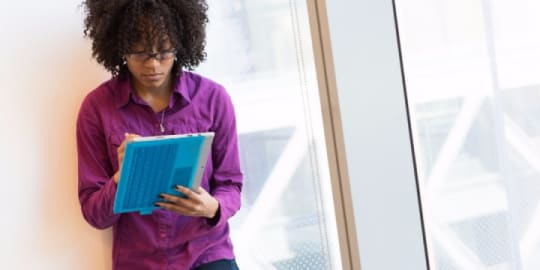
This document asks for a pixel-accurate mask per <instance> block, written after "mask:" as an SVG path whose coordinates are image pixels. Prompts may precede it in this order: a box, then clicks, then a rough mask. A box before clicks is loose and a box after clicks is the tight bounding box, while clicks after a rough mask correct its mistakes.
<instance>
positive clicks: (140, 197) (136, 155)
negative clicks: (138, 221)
mask: <svg viewBox="0 0 540 270" xmlns="http://www.w3.org/2000/svg"><path fill="white" fill-rule="evenodd" d="M213 139H214V133H213V132H206V133H196V134H182V135H164V136H153V137H139V138H136V139H134V140H133V141H131V142H128V143H127V144H126V150H125V154H124V161H123V164H122V168H121V170H120V181H119V182H118V188H117V191H116V196H115V199H114V207H113V212H114V213H115V214H119V213H129V212H139V213H140V214H141V215H147V214H151V213H152V211H153V210H155V209H158V208H159V207H157V206H155V205H154V203H155V202H157V201H159V200H160V198H159V194H161V193H167V194H173V195H178V196H183V194H181V193H180V192H178V191H177V190H176V189H175V187H176V185H181V186H185V187H188V188H191V189H195V188H198V187H199V185H200V183H201V179H202V174H203V172H204V167H205V165H206V161H207V159H208V154H209V153H210V148H211V147H212V141H213Z"/></svg>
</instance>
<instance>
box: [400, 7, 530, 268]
mask: <svg viewBox="0 0 540 270" xmlns="http://www.w3.org/2000/svg"><path fill="white" fill-rule="evenodd" d="M396 6H397V18H398V26H399V31H400V39H401V45H402V54H403V64H404V72H405V81H406V85H407V96H408V101H409V104H408V106H409V109H410V111H411V123H412V129H413V137H414V138H413V141H414V149H415V153H416V159H417V160H416V161H417V164H418V174H419V181H420V192H421V197H422V201H423V207H424V209H423V210H424V222H425V226H426V233H427V243H428V250H429V252H428V253H429V258H430V264H431V269H434V270H439V269H440V270H443V269H444V270H447V269H459V270H463V269H471V270H480V269H489V270H495V269H497V270H499V269H528V270H535V269H540V163H539V161H540V151H539V150H540V148H539V146H540V140H539V139H540V35H539V34H538V25H540V17H538V16H537V14H538V13H539V12H540V2H538V1H535V0H517V1H488V0H458V1H455V0H435V1H428V0H403V1H396Z"/></svg>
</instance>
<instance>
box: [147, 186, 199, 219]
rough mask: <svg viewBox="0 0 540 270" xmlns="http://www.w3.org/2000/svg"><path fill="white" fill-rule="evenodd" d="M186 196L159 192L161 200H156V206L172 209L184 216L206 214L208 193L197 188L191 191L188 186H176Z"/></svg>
mask: <svg viewBox="0 0 540 270" xmlns="http://www.w3.org/2000/svg"><path fill="white" fill-rule="evenodd" d="M176 190H178V191H179V192H181V193H182V194H184V195H185V196H186V197H179V196H174V195H170V194H161V195H160V197H161V198H162V199H163V201H160V202H156V206H158V207H161V208H164V209H167V210H170V211H173V212H175V213H178V214H182V215H186V216H208V215H209V213H208V212H209V210H208V209H209V207H208V199H207V198H208V197H210V195H209V194H208V193H207V192H206V191H205V190H204V189H203V188H197V190H196V191H193V190H191V189H189V188H186V187H182V186H178V187H177V188H176Z"/></svg>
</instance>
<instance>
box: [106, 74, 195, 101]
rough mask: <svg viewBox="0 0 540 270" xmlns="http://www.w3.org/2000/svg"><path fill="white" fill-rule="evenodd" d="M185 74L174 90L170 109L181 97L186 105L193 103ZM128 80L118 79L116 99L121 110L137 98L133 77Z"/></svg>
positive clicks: (181, 76)
mask: <svg viewBox="0 0 540 270" xmlns="http://www.w3.org/2000/svg"><path fill="white" fill-rule="evenodd" d="M183 75H184V72H181V73H180V78H178V81H177V83H176V84H175V86H174V88H173V95H172V96H171V100H170V101H169V107H170V108H172V107H173V106H174V104H175V103H176V102H178V101H179V97H178V96H180V97H181V99H183V100H184V101H185V102H186V103H190V102H191V97H190V95H189V90H188V81H187V80H186V77H187V76H183ZM126 77H127V78H117V79H116V87H115V88H116V89H117V91H116V99H115V105H116V108H118V109H120V108H122V107H124V106H126V105H127V104H128V103H129V102H130V101H133V100H134V99H135V98H136V97H135V92H134V91H133V88H132V87H131V77H130V76H126Z"/></svg>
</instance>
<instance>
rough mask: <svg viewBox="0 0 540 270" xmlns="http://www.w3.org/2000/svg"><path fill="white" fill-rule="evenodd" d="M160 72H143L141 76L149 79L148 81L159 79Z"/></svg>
mask: <svg viewBox="0 0 540 270" xmlns="http://www.w3.org/2000/svg"><path fill="white" fill-rule="evenodd" d="M161 76H162V74H161V73H154V74H144V75H143V78H145V79H147V80H149V81H158V80H160V79H161Z"/></svg>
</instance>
